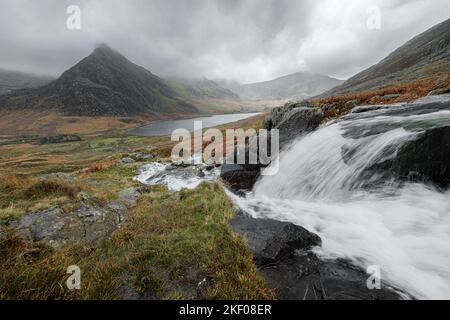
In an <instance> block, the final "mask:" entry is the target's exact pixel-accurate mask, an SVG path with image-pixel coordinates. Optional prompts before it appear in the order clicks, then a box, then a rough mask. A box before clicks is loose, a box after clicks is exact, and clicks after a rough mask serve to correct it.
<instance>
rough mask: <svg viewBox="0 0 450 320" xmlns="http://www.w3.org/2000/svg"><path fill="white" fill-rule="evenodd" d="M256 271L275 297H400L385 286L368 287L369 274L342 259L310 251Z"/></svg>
mask: <svg viewBox="0 0 450 320" xmlns="http://www.w3.org/2000/svg"><path fill="white" fill-rule="evenodd" d="M260 272H261V273H262V275H263V276H264V278H265V280H266V283H267V286H268V287H269V288H272V289H274V290H275V292H276V293H277V298H278V299H279V300H400V299H401V296H400V295H399V294H397V293H396V292H395V291H393V290H392V289H390V288H389V287H387V286H386V285H382V288H381V289H380V290H369V289H368V288H367V279H368V278H369V275H367V274H366V273H365V272H364V271H363V270H361V269H360V268H357V267H355V266H352V265H351V264H350V263H348V262H346V261H343V260H328V261H326V260H321V259H320V258H319V257H318V256H317V255H316V254H314V253H312V252H305V253H300V254H295V255H291V256H289V257H287V258H286V259H284V260H282V261H278V262H277V263H275V264H272V265H266V266H263V267H260Z"/></svg>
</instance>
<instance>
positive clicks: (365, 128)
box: [236, 111, 450, 299]
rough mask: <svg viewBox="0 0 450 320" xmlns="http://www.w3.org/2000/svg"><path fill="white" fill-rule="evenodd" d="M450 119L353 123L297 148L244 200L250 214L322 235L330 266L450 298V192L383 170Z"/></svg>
mask: <svg viewBox="0 0 450 320" xmlns="http://www.w3.org/2000/svg"><path fill="white" fill-rule="evenodd" d="M449 124H450V112H449V111H439V112H433V113H427V114H418V115H417V114H416V115H409V116H383V113H374V114H373V115H372V116H370V117H368V116H366V117H353V118H351V117H350V118H348V119H344V120H342V121H339V122H334V123H331V124H329V125H326V126H324V127H322V128H320V129H319V130H317V131H315V132H314V133H311V134H309V135H307V136H304V137H302V138H300V139H299V140H297V141H295V142H294V143H293V144H292V145H291V146H290V147H289V148H288V149H286V150H285V151H283V152H282V153H281V155H280V164H279V165H280V170H279V172H278V174H276V175H273V176H267V177H263V178H262V179H261V180H260V181H258V183H257V184H256V186H255V188H254V190H253V192H252V193H251V194H249V195H247V197H245V198H239V199H236V201H237V202H238V205H239V206H241V207H242V209H243V210H245V211H246V212H248V213H249V214H251V215H253V216H255V217H260V218H262V217H263V218H271V219H277V220H281V221H287V222H292V223H295V224H297V225H300V226H303V227H305V228H306V229H308V230H310V231H312V232H315V233H317V234H318V235H320V236H321V237H322V240H323V246H322V248H320V249H317V250H318V254H320V255H321V257H322V258H324V259H328V258H330V259H334V258H338V257H339V258H346V259H349V260H351V261H352V262H353V263H354V264H356V265H358V266H360V267H362V268H363V269H364V270H365V269H366V268H367V267H368V266H373V265H376V266H380V267H381V275H382V280H383V281H384V282H385V283H388V284H390V285H392V286H394V287H398V288H401V289H402V290H406V291H407V292H409V293H410V294H411V295H413V296H414V297H416V298H422V299H449V298H450V192H446V193H444V192H441V191H438V190H437V189H435V188H433V187H432V186H428V185H425V184H421V183H412V182H411V183H405V182H403V183H402V182H399V181H397V179H396V178H395V177H392V175H391V176H386V174H385V172H383V170H380V169H382V168H383V164H386V163H389V161H390V160H392V159H393V158H394V157H395V156H396V154H397V152H398V150H399V148H400V147H402V146H403V145H404V144H405V143H407V142H408V141H410V140H414V139H416V138H417V137H418V135H420V134H421V133H422V132H423V130H424V128H427V129H428V128H431V127H435V126H442V125H449Z"/></svg>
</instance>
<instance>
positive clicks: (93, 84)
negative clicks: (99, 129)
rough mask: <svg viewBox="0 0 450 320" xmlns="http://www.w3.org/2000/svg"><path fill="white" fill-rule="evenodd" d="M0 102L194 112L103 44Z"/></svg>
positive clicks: (66, 111)
mask: <svg viewBox="0 0 450 320" xmlns="http://www.w3.org/2000/svg"><path fill="white" fill-rule="evenodd" d="M0 108H2V109H6V110H8V109H11V110H17V109H19V110H20V109H27V110H29V109H32V110H53V111H55V110H56V111H58V113H60V114H63V115H68V116H109V117H111V116H116V117H133V116H141V115H151V116H156V117H159V116H161V115H166V114H180V113H181V114H186V113H195V112H197V109H196V108H195V107H194V106H193V105H191V104H189V103H187V102H185V101H182V100H181V99H179V97H178V94H177V93H176V92H175V91H174V90H173V89H172V88H170V87H169V86H168V85H167V84H166V82H165V81H164V80H162V79H160V78H159V77H157V76H156V75H154V74H153V73H151V72H150V71H148V70H146V69H145V68H143V67H141V66H138V65H136V64H134V63H132V62H131V61H129V60H128V59H127V58H125V56H123V55H122V54H120V53H119V52H117V51H115V50H113V49H111V48H110V47H109V46H104V45H103V46H100V47H98V48H96V49H95V50H94V51H93V52H92V54H90V55H89V56H88V57H86V58H84V59H83V60H81V61H80V62H79V63H77V64H76V65H75V66H73V67H72V68H70V69H69V70H67V71H65V72H64V73H63V74H62V75H61V77H59V78H58V79H57V80H55V81H53V82H52V83H50V84H48V85H46V86H44V87H41V88H36V89H28V90H19V91H13V92H12V93H11V94H9V95H6V96H3V97H0Z"/></svg>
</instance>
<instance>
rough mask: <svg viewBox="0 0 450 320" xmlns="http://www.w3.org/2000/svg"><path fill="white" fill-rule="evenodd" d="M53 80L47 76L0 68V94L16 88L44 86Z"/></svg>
mask: <svg viewBox="0 0 450 320" xmlns="http://www.w3.org/2000/svg"><path fill="white" fill-rule="evenodd" d="M53 80H55V79H54V78H52V77H49V76H38V75H34V74H29V73H24V72H18V71H11V70H4V69H0V94H5V93H8V92H11V91H13V90H17V89H28V88H35V87H41V86H44V85H46V84H48V83H50V82H51V81H53Z"/></svg>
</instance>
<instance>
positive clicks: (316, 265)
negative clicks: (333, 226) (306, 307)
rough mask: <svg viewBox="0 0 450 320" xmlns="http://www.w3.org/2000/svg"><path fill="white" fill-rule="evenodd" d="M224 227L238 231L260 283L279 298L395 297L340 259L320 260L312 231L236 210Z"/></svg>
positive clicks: (342, 298)
mask: <svg viewBox="0 0 450 320" xmlns="http://www.w3.org/2000/svg"><path fill="white" fill-rule="evenodd" d="M230 227H231V228H232V230H233V231H235V232H236V233H237V234H239V235H241V236H243V237H244V238H245V239H246V241H247V243H248V246H249V248H250V250H251V251H252V253H253V256H254V260H255V263H256V265H257V267H258V269H259V270H260V272H261V274H262V275H263V277H264V278H265V281H266V284H267V286H268V287H269V288H270V289H273V290H274V291H275V292H276V294H277V299H280V300H398V299H400V298H401V297H400V295H399V294H397V293H396V292H395V291H393V290H392V289H390V288H389V287H387V286H384V287H382V288H381V290H369V289H368V288H367V279H368V278H369V275H367V274H366V273H365V272H364V271H363V270H361V269H360V268H358V267H356V266H353V265H352V264H351V263H350V262H348V261H344V260H322V259H320V258H319V257H318V256H317V255H316V254H315V253H314V252H313V251H311V249H312V248H313V247H317V246H320V245H321V239H320V237H319V236H317V235H316V234H314V233H311V232H309V231H307V230H306V229H304V228H302V227H299V226H296V225H293V224H291V223H286V222H280V221H275V220H268V219H254V218H251V217H248V216H245V215H243V214H242V213H238V215H237V217H236V218H235V219H233V220H232V221H231V222H230Z"/></svg>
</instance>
